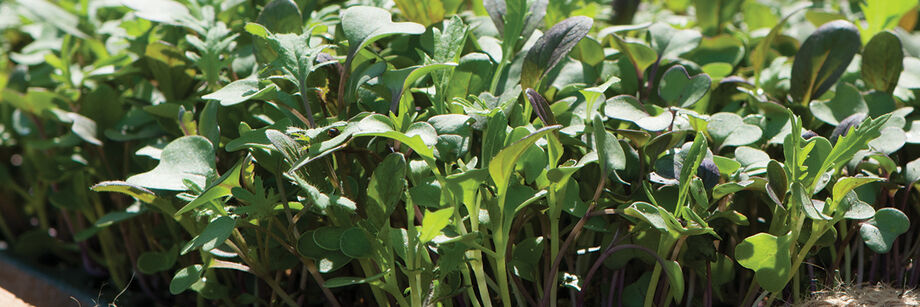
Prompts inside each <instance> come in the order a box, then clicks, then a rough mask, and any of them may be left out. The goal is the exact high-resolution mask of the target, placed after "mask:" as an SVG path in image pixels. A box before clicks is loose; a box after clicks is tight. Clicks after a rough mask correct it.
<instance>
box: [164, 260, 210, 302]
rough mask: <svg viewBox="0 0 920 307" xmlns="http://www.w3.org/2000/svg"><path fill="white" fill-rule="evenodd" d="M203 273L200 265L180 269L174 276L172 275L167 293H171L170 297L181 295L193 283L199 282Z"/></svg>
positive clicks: (202, 267)
mask: <svg viewBox="0 0 920 307" xmlns="http://www.w3.org/2000/svg"><path fill="white" fill-rule="evenodd" d="M203 271H204V266H203V265H200V264H195V265H191V266H187V267H184V268H182V269H181V270H179V271H178V272H176V275H173V278H172V281H170V282H169V293H172V295H176V294H179V293H182V292H183V291H185V290H186V289H188V288H189V287H191V286H192V285H193V284H194V283H196V282H198V281H199V280H201V274H202V273H203Z"/></svg>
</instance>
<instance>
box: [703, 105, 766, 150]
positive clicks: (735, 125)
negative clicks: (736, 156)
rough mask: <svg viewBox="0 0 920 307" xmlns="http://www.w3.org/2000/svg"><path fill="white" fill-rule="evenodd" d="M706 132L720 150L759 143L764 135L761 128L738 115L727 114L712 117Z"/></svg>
mask: <svg viewBox="0 0 920 307" xmlns="http://www.w3.org/2000/svg"><path fill="white" fill-rule="evenodd" d="M706 130H707V131H708V132H709V136H711V137H712V141H713V143H715V144H716V145H718V146H719V147H720V148H721V147H724V146H741V145H747V144H751V143H754V142H757V141H759V140H760V137H761V136H762V135H763V131H761V130H760V127H757V126H754V125H751V124H747V123H745V122H744V120H743V119H742V118H741V116H738V114H735V113H727V112H721V113H716V114H714V115H713V116H712V117H710V118H709V122H708V123H707V124H706Z"/></svg>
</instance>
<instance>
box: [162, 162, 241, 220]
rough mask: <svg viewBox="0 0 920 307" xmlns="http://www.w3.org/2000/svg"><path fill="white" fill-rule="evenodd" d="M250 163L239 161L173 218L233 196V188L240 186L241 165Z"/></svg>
mask: <svg viewBox="0 0 920 307" xmlns="http://www.w3.org/2000/svg"><path fill="white" fill-rule="evenodd" d="M250 161H251V158H244V159H241V160H240V161H239V162H237V163H236V165H234V166H233V168H232V169H230V171H228V172H226V173H224V175H223V176H220V178H218V179H217V181H214V183H212V184H211V185H210V186H208V187H207V188H206V189H205V191H204V192H202V193H201V195H198V197H195V199H194V200H192V201H191V202H189V203H188V204H187V205H185V206H183V207H182V208H181V209H179V210H178V211H176V213H175V216H180V215H182V214H184V213H186V212H189V211H192V210H193V209H195V208H198V207H201V206H203V205H205V204H208V203H211V202H214V201H218V199H220V198H223V197H226V196H229V195H231V194H233V193H232V190H233V188H238V187H240V186H241V185H240V172H241V170H242V169H243V165H244V164H246V165H248V164H249V163H250ZM218 203H219V201H218Z"/></svg>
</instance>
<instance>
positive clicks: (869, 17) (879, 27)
mask: <svg viewBox="0 0 920 307" xmlns="http://www.w3.org/2000/svg"><path fill="white" fill-rule="evenodd" d="M915 7H917V1H913V0H866V1H860V2H859V9H860V10H861V11H862V12H863V15H864V16H866V23H867V24H868V25H867V27H866V28H860V29H861V30H862V32H863V33H862V41H863V42H866V41H868V40H869V38H871V37H875V35H876V33H879V32H882V31H884V30H890V29H893V28H894V27H895V26H897V25H898V22H899V21H901V17H903V16H904V15H905V14H907V12H909V11H910V10H911V9H913V8H915Z"/></svg>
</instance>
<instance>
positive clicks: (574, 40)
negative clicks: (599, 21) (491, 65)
mask: <svg viewBox="0 0 920 307" xmlns="http://www.w3.org/2000/svg"><path fill="white" fill-rule="evenodd" d="M593 24H594V20H593V19H591V18H588V17H585V16H575V17H570V18H568V19H565V20H563V21H560V22H559V23H557V24H555V25H554V26H553V27H552V28H550V29H549V30H547V31H546V33H544V34H543V36H542V37H540V39H538V40H537V42H536V43H534V45H533V47H531V48H530V51H528V52H527V57H525V58H524V66H523V67H522V68H521V86H522V87H524V88H536V87H537V84H539V83H540V80H541V79H543V77H544V76H545V75H546V72H548V71H550V70H552V69H553V67H556V64H559V61H561V60H562V58H563V57H565V56H566V55H567V54H569V52H570V51H572V48H575V45H576V44H578V42H579V41H581V39H582V38H584V37H585V35H588V31H590V30H591V26H592V25H593Z"/></svg>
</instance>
